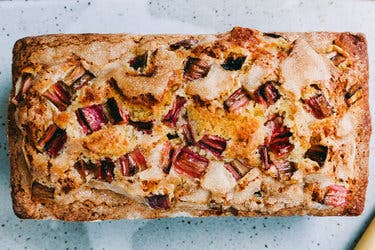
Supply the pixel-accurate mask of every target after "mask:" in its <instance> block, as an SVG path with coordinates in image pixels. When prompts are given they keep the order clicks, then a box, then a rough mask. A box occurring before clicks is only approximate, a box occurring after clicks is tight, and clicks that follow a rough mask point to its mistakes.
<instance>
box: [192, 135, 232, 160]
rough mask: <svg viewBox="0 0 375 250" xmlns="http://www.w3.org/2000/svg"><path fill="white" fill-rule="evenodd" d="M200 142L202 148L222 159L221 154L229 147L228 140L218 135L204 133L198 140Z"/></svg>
mask: <svg viewBox="0 0 375 250" xmlns="http://www.w3.org/2000/svg"><path fill="white" fill-rule="evenodd" d="M198 144H199V146H200V147H201V148H202V149H204V150H208V151H210V152H211V153H212V154H213V155H214V156H216V158H218V159H221V154H222V153H223V152H224V150H225V148H226V147H227V141H226V140H225V139H223V138H221V137H219V136H216V135H204V136H203V137H202V139H200V140H199V141H198Z"/></svg>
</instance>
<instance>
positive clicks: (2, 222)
mask: <svg viewBox="0 0 375 250" xmlns="http://www.w3.org/2000/svg"><path fill="white" fill-rule="evenodd" d="M0 20H1V22H0V48H1V53H0V85H1V86H0V89H1V90H0V138H1V139H0V162H2V163H3V164H2V167H1V168H0V242H1V244H0V249H192V248H194V249H288V250H289V249H296V248H298V249H352V248H353V246H354V244H355V242H356V240H358V237H359V236H360V234H361V233H362V232H363V230H364V229H365V227H366V225H367V223H369V221H370V218H371V217H372V216H373V215H374V212H375V182H374V180H375V178H374V172H375V168H374V157H373V156H374V155H373V152H374V150H375V147H374V142H373V140H372V141H371V157H370V177H369V188H368V191H367V201H366V209H365V211H364V213H363V215H362V216H359V217H326V218H319V217H288V218H234V217H227V218H216V217H211V218H169V219H157V220H139V219H138V220H134V221H127V220H122V221H107V222H92V223H81V222H77V223H71V222H70V223H64V222H60V221H34V220H21V219H18V218H17V217H16V216H15V215H14V213H13V211H12V204H11V199H10V192H9V191H10V190H9V165H8V164H9V163H8V153H7V150H8V149H7V140H6V117H7V106H8V104H7V102H8V95H9V91H10V87H11V57H12V54H11V53H12V46H13V44H14V42H15V41H16V40H17V39H19V38H22V37H25V36H30V35H40V34H45V33H87V32H95V33H121V32H128V33H194V34H197V33H215V32H222V31H226V30H229V29H231V28H232V27H233V26H245V27H252V28H257V29H259V30H261V31H267V32H271V31H318V30H322V31H354V32H363V33H364V34H366V36H367V39H368V42H369V58H370V74H371V75H370V100H374V86H375V85H374V84H373V79H375V77H374V72H375V70H374V65H375V59H374V58H375V32H374V30H375V1H364V0H363V1H359V0H358V1H349V0H348V1H340V0H336V1H308V0H305V1H303V0H301V1H300V0H284V1H279V0H269V1H261V0H256V1H245V0H212V1H204V0H159V1H156V0H147V1H142V0H139V1H130V0H127V1H126V0H124V1H120V0H106V1H104V0H102V1H100V0H90V1H84V0H79V1H59V0H51V1H44V0H34V1H32V0H29V1H24V0H14V1H0ZM374 108H375V105H374V102H373V101H371V114H372V117H375V115H374ZM373 127H374V126H373Z"/></svg>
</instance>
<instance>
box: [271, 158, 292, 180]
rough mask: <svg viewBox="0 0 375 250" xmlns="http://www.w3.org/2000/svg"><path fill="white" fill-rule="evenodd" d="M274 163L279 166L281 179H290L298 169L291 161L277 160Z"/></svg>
mask: <svg viewBox="0 0 375 250" xmlns="http://www.w3.org/2000/svg"><path fill="white" fill-rule="evenodd" d="M274 165H275V166H276V168H277V171H278V175H279V180H280V181H288V180H290V178H291V177H292V175H293V173H294V172H295V171H296V168H295V164H294V163H293V162H289V161H275V162H274Z"/></svg>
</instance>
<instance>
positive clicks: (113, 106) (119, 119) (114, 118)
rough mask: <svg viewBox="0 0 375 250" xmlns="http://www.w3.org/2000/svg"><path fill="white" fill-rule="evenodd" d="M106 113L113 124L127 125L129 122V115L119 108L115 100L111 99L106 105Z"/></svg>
mask: <svg viewBox="0 0 375 250" xmlns="http://www.w3.org/2000/svg"><path fill="white" fill-rule="evenodd" d="M105 107H106V111H107V114H108V117H109V119H110V120H111V123H112V124H126V123H128V121H129V115H128V114H127V113H126V112H125V110H124V109H122V108H121V107H119V106H118V104H117V102H116V100H115V98H113V97H112V98H109V99H108V100H107V102H106V104H105Z"/></svg>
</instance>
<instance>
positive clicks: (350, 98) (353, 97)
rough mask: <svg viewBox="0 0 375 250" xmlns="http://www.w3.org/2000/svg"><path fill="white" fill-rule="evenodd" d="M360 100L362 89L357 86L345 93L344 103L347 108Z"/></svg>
mask: <svg viewBox="0 0 375 250" xmlns="http://www.w3.org/2000/svg"><path fill="white" fill-rule="evenodd" d="M360 99H362V87H361V86H360V85H359V84H355V85H353V86H351V87H350V88H349V90H348V92H346V93H345V103H346V105H348V107H350V106H352V105H353V104H354V103H356V102H357V101H359V100H360Z"/></svg>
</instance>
